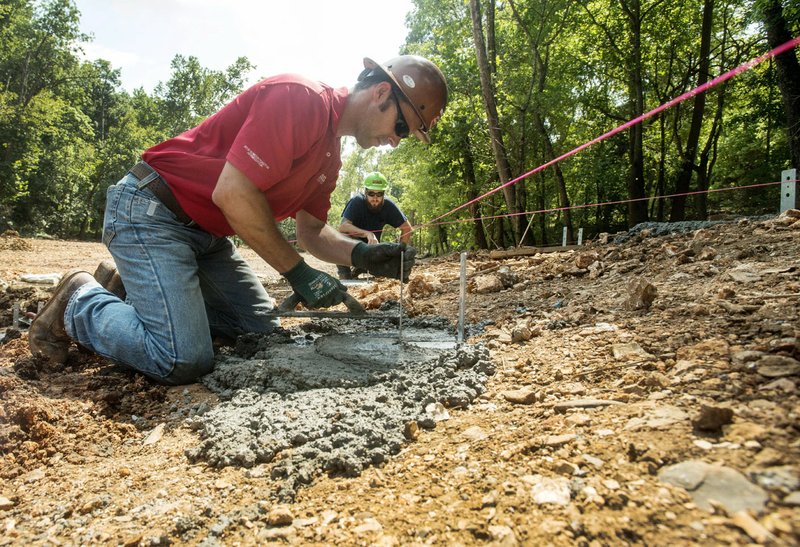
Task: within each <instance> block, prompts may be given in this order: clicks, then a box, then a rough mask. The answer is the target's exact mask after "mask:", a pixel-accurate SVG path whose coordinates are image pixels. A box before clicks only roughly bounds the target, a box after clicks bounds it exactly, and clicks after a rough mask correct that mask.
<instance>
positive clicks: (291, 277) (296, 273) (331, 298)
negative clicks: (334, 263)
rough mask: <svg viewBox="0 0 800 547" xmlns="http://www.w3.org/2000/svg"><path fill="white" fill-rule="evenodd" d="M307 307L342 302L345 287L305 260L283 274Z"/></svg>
mask: <svg viewBox="0 0 800 547" xmlns="http://www.w3.org/2000/svg"><path fill="white" fill-rule="evenodd" d="M283 277H285V278H286V280H287V281H288V282H289V284H290V285H291V286H292V289H294V292H296V293H297V294H299V295H300V298H302V299H303V302H305V304H306V306H308V307H309V308H328V307H330V306H335V305H336V304H340V303H341V302H344V296H345V294H346V293H347V289H346V288H345V286H344V285H342V284H341V283H340V282H339V280H338V279H336V278H335V277H333V276H332V275H328V274H326V273H325V272H321V271H319V270H315V269H314V268H312V267H311V266H309V265H308V264H306V261H305V260H302V259H301V260H300V262H298V263H297V265H296V266H295V267H293V268H292V269H291V270H289V271H288V272H286V273H284V274H283Z"/></svg>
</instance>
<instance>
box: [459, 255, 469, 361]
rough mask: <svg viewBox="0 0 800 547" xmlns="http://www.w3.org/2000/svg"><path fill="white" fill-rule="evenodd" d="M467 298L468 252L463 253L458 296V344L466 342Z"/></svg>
mask: <svg viewBox="0 0 800 547" xmlns="http://www.w3.org/2000/svg"><path fill="white" fill-rule="evenodd" d="M466 300H467V253H461V287H460V290H459V296H458V340H457V341H458V345H459V346H460V345H461V344H463V343H464V308H465V307H466Z"/></svg>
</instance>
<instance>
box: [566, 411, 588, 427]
mask: <svg viewBox="0 0 800 547" xmlns="http://www.w3.org/2000/svg"><path fill="white" fill-rule="evenodd" d="M565 420H566V421H567V422H569V423H571V424H573V425H579V426H580V425H589V424H590V423H592V418H591V417H590V416H589V415H588V414H582V413H580V412H576V413H575V414H570V415H569V416H567V417H566V418H565Z"/></svg>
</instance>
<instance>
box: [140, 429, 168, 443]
mask: <svg viewBox="0 0 800 547" xmlns="http://www.w3.org/2000/svg"><path fill="white" fill-rule="evenodd" d="M165 427H166V424H163V423H161V424H158V425H157V426H156V427H154V428H153V430H152V431H151V432H150V433H149V434H148V435H147V437H146V438H145V440H144V441H142V446H150V445H153V444H156V443H157V442H158V441H160V440H161V437H162V436H163V435H164V428H165Z"/></svg>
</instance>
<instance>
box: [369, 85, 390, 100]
mask: <svg viewBox="0 0 800 547" xmlns="http://www.w3.org/2000/svg"><path fill="white" fill-rule="evenodd" d="M372 88H373V89H372V93H373V98H375V99H376V100H377V101H378V104H383V102H384V101H386V99H387V97H389V95H390V94H391V93H392V84H390V83H389V82H378V83H377V84H375V85H374V86H372Z"/></svg>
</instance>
